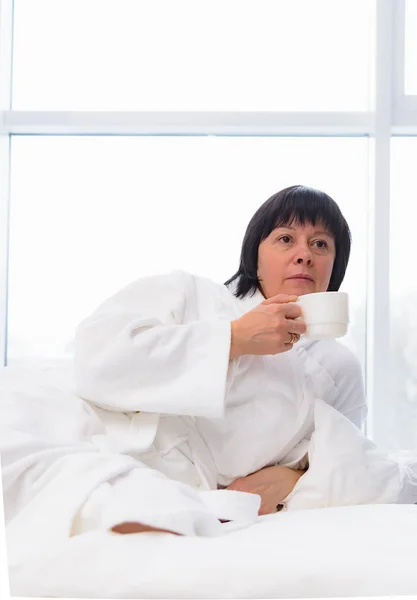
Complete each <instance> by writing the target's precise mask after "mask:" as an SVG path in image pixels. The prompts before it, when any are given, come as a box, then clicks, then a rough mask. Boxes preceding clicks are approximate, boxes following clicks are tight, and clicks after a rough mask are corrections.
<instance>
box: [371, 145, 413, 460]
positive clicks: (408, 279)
mask: <svg viewBox="0 0 417 600" xmlns="http://www.w3.org/2000/svg"><path fill="white" fill-rule="evenodd" d="M416 156H417V137H411V138H394V139H393V141H392V188H391V189H392V204H391V239H390V242H391V244H390V248H391V265H390V266H391V268H390V273H391V281H390V290H391V296H390V304H391V319H390V321H391V374H392V382H391V383H392V387H391V394H390V395H389V396H387V401H386V402H385V403H384V405H381V406H379V405H376V406H375V419H377V420H378V422H379V427H378V429H379V430H380V433H379V437H380V439H381V444H384V446H386V447H387V448H388V449H391V450H399V449H401V448H409V449H412V450H414V451H417V435H416V432H417V312H416V305H417V277H416V267H415V254H416V248H415V236H416V233H415V223H416V219H417V201H416V198H417V194H416V184H417V182H416V173H415V157H416Z"/></svg>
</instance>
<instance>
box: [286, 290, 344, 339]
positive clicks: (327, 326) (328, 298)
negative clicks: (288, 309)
mask: <svg viewBox="0 0 417 600" xmlns="http://www.w3.org/2000/svg"><path fill="white" fill-rule="evenodd" d="M297 302H298V304H299V305H300V306H301V309H302V311H303V317H304V320H305V322H306V325H307V331H306V333H305V335H306V337H308V338H310V339H313V340H328V339H334V338H339V337H343V336H344V335H346V333H347V330H348V325H349V296H348V294H347V293H346V292H316V293H314V294H305V295H304V296H299V298H298V301H297Z"/></svg>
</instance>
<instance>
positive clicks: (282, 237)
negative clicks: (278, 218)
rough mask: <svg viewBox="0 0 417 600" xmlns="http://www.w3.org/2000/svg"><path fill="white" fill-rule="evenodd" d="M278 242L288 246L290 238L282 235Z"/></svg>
mask: <svg viewBox="0 0 417 600" xmlns="http://www.w3.org/2000/svg"><path fill="white" fill-rule="evenodd" d="M279 241H280V242H284V244H289V243H290V242H291V237H290V236H289V235H282V236H281V237H280V238H279Z"/></svg>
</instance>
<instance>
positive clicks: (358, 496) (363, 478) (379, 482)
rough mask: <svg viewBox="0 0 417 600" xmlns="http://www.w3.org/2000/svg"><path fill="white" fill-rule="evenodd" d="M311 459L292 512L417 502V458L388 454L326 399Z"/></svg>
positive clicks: (288, 503)
mask: <svg viewBox="0 0 417 600" xmlns="http://www.w3.org/2000/svg"><path fill="white" fill-rule="evenodd" d="M308 458H309V469H308V471H307V473H305V474H304V475H303V477H301V478H300V479H299V480H298V482H297V484H296V485H295V487H294V489H293V490H292V492H291V493H290V494H289V495H288V496H287V498H286V499H285V501H284V504H285V507H286V509H287V510H296V509H307V508H324V507H331V506H348V505H356V504H383V503H396V502H400V503H411V504H412V503H417V456H414V457H412V456H408V457H407V459H408V460H402V459H401V457H397V459H396V458H394V457H390V456H388V455H387V454H385V453H384V452H382V451H381V450H379V449H378V448H377V447H376V445H375V444H374V443H373V442H372V441H371V440H369V439H368V438H367V437H365V435H364V434H363V433H362V432H361V431H359V430H358V429H357V428H356V427H355V426H354V425H353V424H352V423H351V422H350V421H349V420H348V419H347V418H346V417H345V416H344V415H342V414H341V413H339V412H338V411H336V410H335V409H334V408H332V407H331V406H329V405H327V404H326V403H325V402H323V401H322V400H320V399H318V400H316V402H315V408H314V432H313V434H312V436H311V441H310V444H309V450H308Z"/></svg>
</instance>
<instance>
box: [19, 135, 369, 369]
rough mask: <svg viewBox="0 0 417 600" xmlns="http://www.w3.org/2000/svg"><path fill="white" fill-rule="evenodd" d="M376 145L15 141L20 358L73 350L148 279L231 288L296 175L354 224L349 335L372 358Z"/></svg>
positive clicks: (336, 141)
mask: <svg viewBox="0 0 417 600" xmlns="http://www.w3.org/2000/svg"><path fill="white" fill-rule="evenodd" d="M367 146H368V144H367V141H366V139H365V138H362V139H355V138H322V139H315V138H289V139H288V138H267V137H250V138H237V137H222V138H214V137H104V138H103V137H37V136H32V137H26V136H19V137H17V138H14V139H13V145H12V165H13V169H12V202H11V221H10V222H11V236H10V242H11V243H10V302H9V304H10V309H9V352H8V356H9V363H10V362H12V361H13V360H17V359H21V358H28V357H42V356H43V357H54V356H64V355H65V354H66V353H67V352H69V351H70V349H71V340H72V337H73V331H74V327H75V326H76V324H77V323H78V322H79V321H80V320H81V319H82V318H84V317H85V316H87V314H89V312H91V311H92V310H93V309H94V308H95V307H96V306H97V305H98V304H99V303H100V302H101V301H103V300H104V299H105V298H106V297H107V296H109V295H110V294H112V293H114V292H116V291H117V289H118V288H120V287H122V286H124V285H125V284H127V283H129V282H130V281H133V280H134V279H137V278H138V277H141V276H146V275H151V274H154V273H164V272H168V271H170V270H174V269H183V270H186V271H190V272H193V273H196V274H198V275H203V276H206V277H210V278H212V279H213V280H215V281H219V282H224V281H225V280H226V279H228V278H229V277H230V276H231V275H232V274H233V273H234V272H235V271H236V269H237V267H238V264H239V255H240V246H241V243H242V239H243V235H244V232H245V229H246V226H247V223H248V221H249V219H250V218H251V217H252V214H253V213H254V212H255V211H256V209H257V208H258V207H259V206H260V204H262V202H264V201H265V200H266V199H267V198H269V197H270V196H271V195H272V194H274V193H275V192H277V191H278V190H280V189H282V188H284V187H287V186H288V185H293V184H294V183H302V184H305V185H311V186H313V187H317V188H320V189H323V190H325V191H326V192H327V193H329V194H330V195H332V197H334V198H335V199H337V201H338V202H339V205H340V206H341V208H342V210H343V212H344V213H345V216H346V218H347V220H348V222H349V223H350V224H351V228H352V231H353V238H354V246H353V252H352V259H351V263H350V266H349V271H348V274H347V277H346V280H345V283H344V289H346V290H348V291H349V292H350V297H351V313H352V314H351V318H352V329H351V336H350V338H348V340H345V341H347V343H350V344H352V345H353V347H354V349H355V350H356V351H357V352H358V353H359V354H360V356H361V357H363V356H364V341H365V340H364V335H363V331H364V317H365V315H364V305H365V295H366V265H365V263H364V261H363V258H362V257H363V255H364V252H365V251H366V206H367V189H368V170H367ZM69 165H70V168H69ZM346 165H349V179H348V180H346V179H347V178H346ZM21 173H25V177H21ZM28 298H30V302H28Z"/></svg>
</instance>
